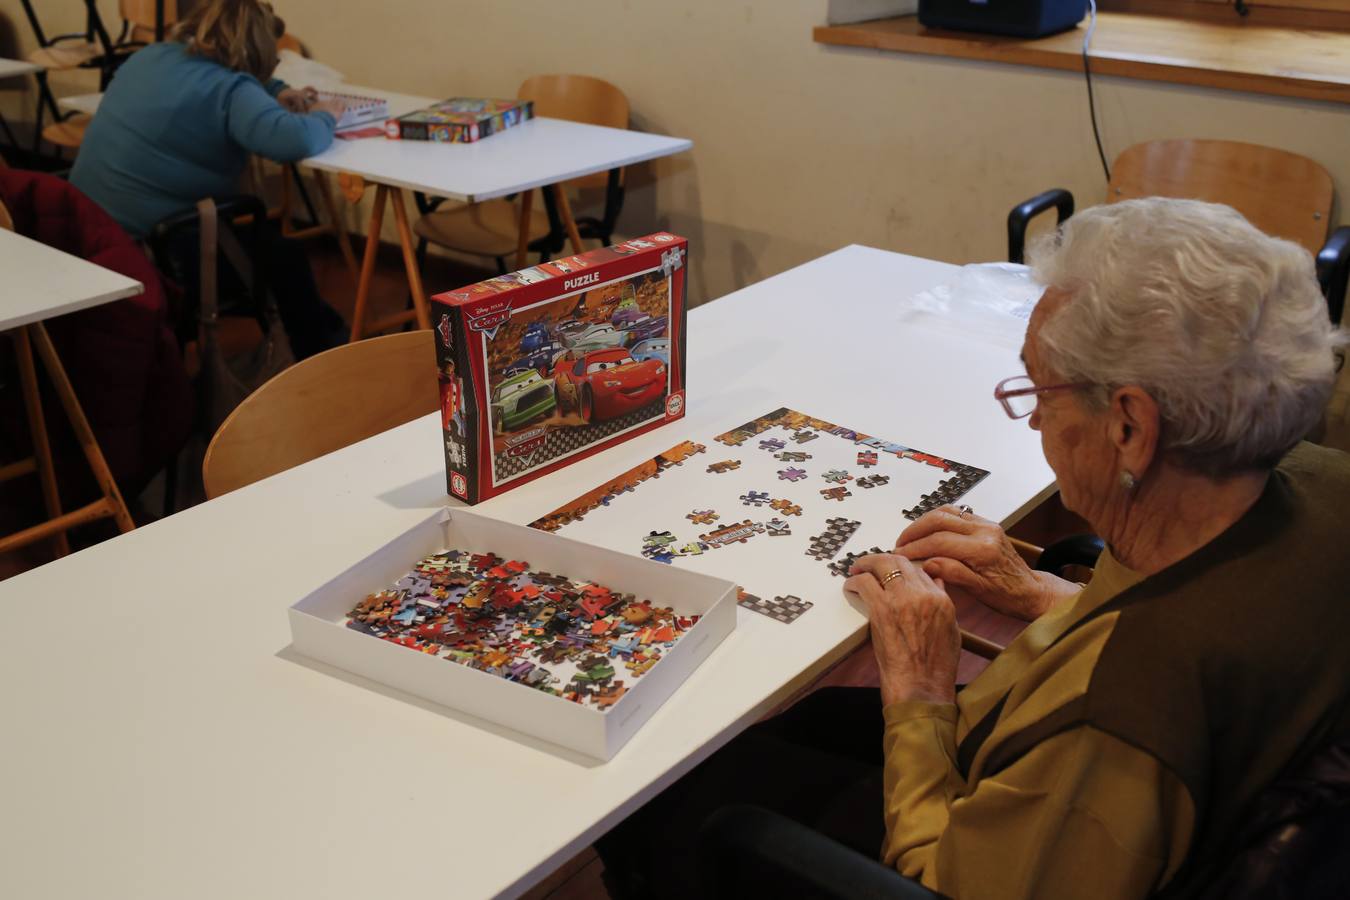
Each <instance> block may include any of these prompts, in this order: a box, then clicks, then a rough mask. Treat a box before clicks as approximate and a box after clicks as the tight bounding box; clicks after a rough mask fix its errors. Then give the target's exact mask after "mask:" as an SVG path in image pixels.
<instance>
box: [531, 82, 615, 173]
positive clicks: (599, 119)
mask: <svg viewBox="0 0 1350 900" xmlns="http://www.w3.org/2000/svg"><path fill="white" fill-rule="evenodd" d="M516 96H517V97H518V98H519V99H521V100H533V101H534V114H535V115H537V116H545V117H547V118H550V119H567V120H568V121H571V122H584V123H586V124H587V125H604V126H607V127H609V128H627V127H628V98H627V97H625V96H624V93H623V91H621V90H619V89H618V88H617V87H615V86H614V85H612V84H610V83H609V82H608V81H605V80H603V79H600V78H592V77H591V76H589V75H535V76H533V77H532V78H527V79H526V80H525V83H524V84H522V85H521V86H520V90H518V91H516ZM571 183H572V184H577V185H581V186H584V187H591V186H600V187H603V186H604V185H605V183H606V176H605V173H603V172H600V173H597V174H595V175H587V176H586V177H584V178H578V179H576V180H575V181H573V182H571Z"/></svg>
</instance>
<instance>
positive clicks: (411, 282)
mask: <svg viewBox="0 0 1350 900" xmlns="http://www.w3.org/2000/svg"><path fill="white" fill-rule="evenodd" d="M391 190H392V192H391V194H390V196H389V201H390V202H391V203H392V204H393V206H394V224H395V225H397V226H398V242H399V244H400V245H401V246H402V248H403V268H404V269H406V270H407V272H408V286H409V287H410V288H411V289H412V299H413V308H414V309H415V310H416V311H417V327H418V328H420V329H422V330H424V331H425V330H427V329H429V328H431V308H430V306H429V305H428V304H427V294H426V291H425V290H423V289H422V273H421V271H420V270H419V269H418V268H417V251H416V249H415V248H414V247H413V241H412V229H411V228H409V227H408V207H407V203H406V202H405V201H404V197H403V189H402V188H392V189H391Z"/></svg>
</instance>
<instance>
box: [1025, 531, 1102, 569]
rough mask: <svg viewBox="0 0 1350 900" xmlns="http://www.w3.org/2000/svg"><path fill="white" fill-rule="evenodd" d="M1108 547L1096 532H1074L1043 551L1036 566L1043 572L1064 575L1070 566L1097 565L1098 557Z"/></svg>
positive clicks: (1088, 566)
mask: <svg viewBox="0 0 1350 900" xmlns="http://www.w3.org/2000/svg"><path fill="white" fill-rule="evenodd" d="M1104 549H1106V542H1105V541H1103V540H1102V539H1101V538H1099V537H1097V535H1095V534H1074V535H1070V536H1069V537H1066V538H1060V539H1059V540H1057V541H1055V542H1054V543H1053V544H1050V545H1049V546H1047V547H1046V548H1045V549H1044V550H1042V551H1041V556H1040V558H1039V559H1038V560H1036V568H1037V569H1038V570H1040V571H1042V572H1049V573H1050V574H1052V575H1059V576H1061V577H1063V572H1064V569H1065V568H1067V567H1068V566H1086V567H1087V568H1089V569H1091V568H1092V567H1093V566H1095V565H1097V557H1099V556H1101V555H1102V550H1104Z"/></svg>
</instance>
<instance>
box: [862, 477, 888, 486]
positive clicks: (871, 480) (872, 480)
mask: <svg viewBox="0 0 1350 900" xmlns="http://www.w3.org/2000/svg"><path fill="white" fill-rule="evenodd" d="M890 480H891V476H889V475H864V476H863V477H862V478H859V479H858V487H861V488H874V487H881V486H882V485H883V484H887V483H888V482H889V481H890Z"/></svg>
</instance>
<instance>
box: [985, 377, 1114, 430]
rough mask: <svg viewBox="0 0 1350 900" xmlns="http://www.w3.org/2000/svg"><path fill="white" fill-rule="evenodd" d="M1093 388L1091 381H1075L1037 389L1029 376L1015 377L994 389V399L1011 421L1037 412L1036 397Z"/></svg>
mask: <svg viewBox="0 0 1350 900" xmlns="http://www.w3.org/2000/svg"><path fill="white" fill-rule="evenodd" d="M1085 387H1092V382H1090V381H1074V382H1070V383H1068V384H1051V385H1047V386H1045V387H1036V383H1035V382H1034V381H1032V380H1031V377H1030V376H1028V375H1014V376H1013V377H1011V378H1005V379H1003V380H1002V381H1000V382H999V383H998V386H997V387H995V388H994V399H995V400H997V401H998V402H999V403H1002V404H1003V411H1004V412H1005V413H1007V414H1008V418H1010V419H1025V418H1026V417H1027V416H1029V415H1031V414H1032V413H1034V412H1035V411H1036V395H1037V394H1045V393H1048V392H1050V391H1067V390H1070V389H1073V388H1085Z"/></svg>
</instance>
